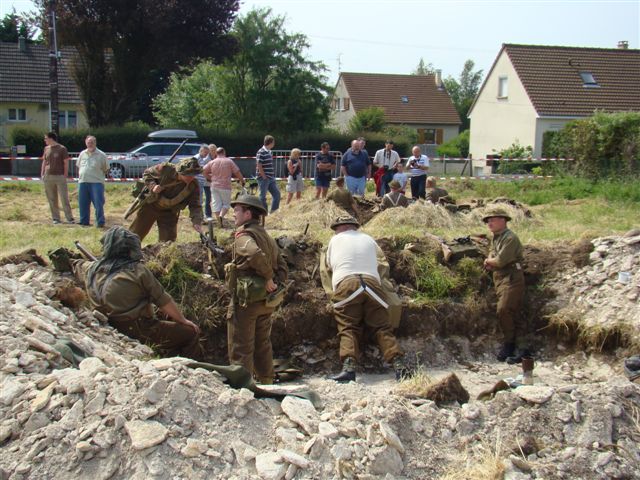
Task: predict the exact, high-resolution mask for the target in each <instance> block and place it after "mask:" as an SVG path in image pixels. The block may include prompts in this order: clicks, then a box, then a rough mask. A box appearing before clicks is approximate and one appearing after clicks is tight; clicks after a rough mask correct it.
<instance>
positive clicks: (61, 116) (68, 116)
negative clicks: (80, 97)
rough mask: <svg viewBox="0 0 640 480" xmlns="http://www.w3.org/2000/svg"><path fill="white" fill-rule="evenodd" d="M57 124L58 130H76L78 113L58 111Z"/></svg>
mask: <svg viewBox="0 0 640 480" xmlns="http://www.w3.org/2000/svg"><path fill="white" fill-rule="evenodd" d="M58 122H59V125H60V128H76V127H77V126H78V112H76V111H75V110H60V112H59V113H58Z"/></svg>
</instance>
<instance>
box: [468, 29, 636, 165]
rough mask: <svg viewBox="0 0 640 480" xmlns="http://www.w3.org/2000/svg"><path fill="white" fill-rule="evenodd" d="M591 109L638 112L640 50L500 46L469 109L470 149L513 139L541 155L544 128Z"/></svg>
mask: <svg viewBox="0 0 640 480" xmlns="http://www.w3.org/2000/svg"><path fill="white" fill-rule="evenodd" d="M595 110H602V111H608V112H616V111H640V50H631V49H628V48H627V44H626V42H620V44H619V46H618V48H579V47H552V46H541V45H514V44H503V46H502V49H501V50H500V53H498V56H497V58H496V60H495V61H494V63H493V66H492V67H491V70H490V71H489V74H488V75H487V77H486V79H485V81H484V83H483V85H482V87H481V89H480V92H479V93H478V95H477V97H476V99H475V101H474V103H473V105H472V106H471V109H470V110H469V118H470V119H471V139H470V145H469V153H470V154H471V155H472V156H473V158H476V159H481V158H485V157H486V156H487V155H491V154H493V153H495V151H499V150H501V149H503V148H506V147H509V146H510V145H511V144H513V143H514V142H516V141H517V142H518V143H519V144H520V145H523V146H528V145H531V146H532V147H533V156H534V157H540V156H541V155H542V140H543V134H544V132H546V131H549V130H552V131H553V130H560V129H561V128H562V127H563V126H564V125H565V124H566V123H567V122H569V121H571V120H574V119H577V118H582V117H589V116H591V115H593V113H594V111H595ZM474 168H475V165H474Z"/></svg>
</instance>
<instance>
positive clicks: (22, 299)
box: [15, 290, 36, 308]
mask: <svg viewBox="0 0 640 480" xmlns="http://www.w3.org/2000/svg"><path fill="white" fill-rule="evenodd" d="M15 300H16V303H17V304H18V305H22V306H23V307H25V308H29V307H32V306H33V305H35V304H36V299H35V298H33V295H31V294H30V293H28V292H25V291H24V290H22V291H19V292H16V294H15Z"/></svg>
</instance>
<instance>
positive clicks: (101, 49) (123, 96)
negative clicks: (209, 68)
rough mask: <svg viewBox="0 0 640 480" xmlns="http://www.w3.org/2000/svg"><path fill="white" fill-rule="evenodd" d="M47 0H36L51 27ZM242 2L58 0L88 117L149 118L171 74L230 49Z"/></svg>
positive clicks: (63, 36) (63, 39)
mask: <svg viewBox="0 0 640 480" xmlns="http://www.w3.org/2000/svg"><path fill="white" fill-rule="evenodd" d="M47 3H48V2H47V1H46V0H36V4H37V5H38V7H39V10H40V12H41V27H42V30H43V31H46V30H47V20H46V15H45V12H46V8H45V7H46V4H47ZM238 6H239V0H183V1H180V2H177V1H174V0H160V1H157V0H139V1H136V2H132V1H130V0H58V2H57V5H56V14H57V27H58V39H59V43H60V45H70V46H74V47H75V48H76V49H77V52H78V56H77V59H76V62H75V65H74V76H75V78H76V80H77V82H78V85H79V87H80V89H81V92H82V96H83V100H84V103H85V107H86V112H87V116H88V119H89V123H90V124H91V125H92V126H98V125H103V124H108V123H122V122H124V121H127V120H129V119H135V120H144V121H147V122H149V121H151V120H152V114H151V108H150V104H151V100H152V98H154V97H155V96H156V95H157V93H159V92H161V91H162V90H164V89H165V87H166V85H167V84H168V80H169V77H170V74H171V73H172V72H174V71H176V70H178V69H179V68H180V66H188V65H190V64H192V63H193V62H195V61H197V59H200V58H210V59H212V60H214V61H221V60H222V59H223V58H224V57H225V56H226V55H228V54H230V53H232V52H233V42H232V41H231V40H230V38H229V36H228V35H227V33H228V31H229V29H230V27H231V24H232V22H233V18H234V16H235V13H236V11H237V10H238Z"/></svg>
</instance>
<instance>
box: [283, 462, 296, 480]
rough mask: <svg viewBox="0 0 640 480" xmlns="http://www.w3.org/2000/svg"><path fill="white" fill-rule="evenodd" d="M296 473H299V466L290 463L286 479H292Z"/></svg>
mask: <svg viewBox="0 0 640 480" xmlns="http://www.w3.org/2000/svg"><path fill="white" fill-rule="evenodd" d="M296 473H298V467H297V466H295V465H294V464H293V463H290V464H289V467H288V468H287V473H285V475H284V480H292V479H293V478H294V477H295V476H296Z"/></svg>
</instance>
